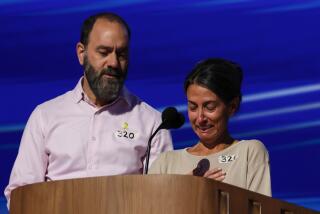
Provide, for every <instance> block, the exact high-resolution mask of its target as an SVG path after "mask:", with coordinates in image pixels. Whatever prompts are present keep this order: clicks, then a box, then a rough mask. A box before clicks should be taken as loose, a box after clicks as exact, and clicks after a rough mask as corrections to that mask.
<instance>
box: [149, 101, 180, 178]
mask: <svg viewBox="0 0 320 214" xmlns="http://www.w3.org/2000/svg"><path fill="white" fill-rule="evenodd" d="M161 117H162V123H161V124H160V125H159V127H158V128H157V129H156V131H155V132H154V133H153V134H152V135H151V136H150V138H149V140H148V146H147V151H146V155H145V156H146V164H145V167H144V174H148V168H149V159H150V150H151V141H152V139H153V138H154V136H155V135H156V134H157V133H158V131H160V130H161V129H177V128H180V127H181V126H182V125H183V124H184V121H185V119H184V116H183V114H182V113H180V112H178V111H177V109H176V108H174V107H168V108H166V109H165V110H164V111H163V112H162V115H161Z"/></svg>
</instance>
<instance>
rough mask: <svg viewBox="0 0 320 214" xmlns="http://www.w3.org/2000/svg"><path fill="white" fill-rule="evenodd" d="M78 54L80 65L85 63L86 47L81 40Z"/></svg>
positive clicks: (78, 45)
mask: <svg viewBox="0 0 320 214" xmlns="http://www.w3.org/2000/svg"><path fill="white" fill-rule="evenodd" d="M76 48H77V56H78V60H79V63H80V65H83V61H84V55H85V51H86V49H85V47H84V45H83V44H82V43H81V42H78V43H77V47H76Z"/></svg>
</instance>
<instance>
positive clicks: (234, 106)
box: [228, 97, 240, 117]
mask: <svg viewBox="0 0 320 214" xmlns="http://www.w3.org/2000/svg"><path fill="white" fill-rule="evenodd" d="M239 105H240V98H239V97H235V98H233V99H232V100H231V102H230V103H229V105H228V115H229V117H231V116H233V115H234V113H236V112H237V110H238V108H239Z"/></svg>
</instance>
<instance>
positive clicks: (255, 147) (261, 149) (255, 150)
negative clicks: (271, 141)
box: [239, 139, 269, 161]
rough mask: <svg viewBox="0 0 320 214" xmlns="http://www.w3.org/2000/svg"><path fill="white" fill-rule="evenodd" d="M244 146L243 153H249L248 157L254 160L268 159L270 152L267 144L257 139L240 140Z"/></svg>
mask: <svg viewBox="0 0 320 214" xmlns="http://www.w3.org/2000/svg"><path fill="white" fill-rule="evenodd" d="M239 144H241V146H242V149H241V150H242V153H245V152H244V151H246V153H247V157H248V158H249V159H253V160H258V159H259V160H260V159H261V160H264V161H268V159H269V153H268V150H267V148H266V147H265V145H264V144H263V143H262V142H261V141H260V140H257V139H252V140H242V141H240V142H239Z"/></svg>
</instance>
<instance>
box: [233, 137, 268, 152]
mask: <svg viewBox="0 0 320 214" xmlns="http://www.w3.org/2000/svg"><path fill="white" fill-rule="evenodd" d="M238 146H239V147H241V148H244V149H249V150H253V151H267V149H266V147H265V145H264V144H263V143H262V142H261V141H260V140H257V139H251V140H241V141H239V142H238Z"/></svg>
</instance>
